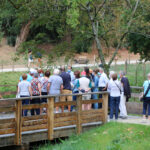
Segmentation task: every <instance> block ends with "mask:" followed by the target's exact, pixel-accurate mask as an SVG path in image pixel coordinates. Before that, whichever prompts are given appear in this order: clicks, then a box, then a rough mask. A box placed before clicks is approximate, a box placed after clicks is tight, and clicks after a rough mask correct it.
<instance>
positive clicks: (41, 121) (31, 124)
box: [22, 119, 47, 127]
mask: <svg viewBox="0 0 150 150" xmlns="http://www.w3.org/2000/svg"><path fill="white" fill-rule="evenodd" d="M41 124H47V119H44V120H43V119H41V120H32V121H31V120H30V121H24V122H23V123H22V126H23V127H25V126H34V125H41Z"/></svg>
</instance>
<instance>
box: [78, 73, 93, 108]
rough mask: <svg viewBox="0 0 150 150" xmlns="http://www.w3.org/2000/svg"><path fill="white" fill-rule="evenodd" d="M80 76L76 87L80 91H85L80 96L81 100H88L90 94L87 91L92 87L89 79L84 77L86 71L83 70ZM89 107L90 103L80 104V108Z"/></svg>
mask: <svg viewBox="0 0 150 150" xmlns="http://www.w3.org/2000/svg"><path fill="white" fill-rule="evenodd" d="M81 76H82V77H81V78H80V79H79V82H78V85H77V87H78V89H79V91H80V92H81V93H87V94H85V95H83V96H82V100H90V99H91V95H90V94H88V93H89V92H91V88H92V85H91V81H90V79H88V78H87V77H86V73H85V72H84V71H83V72H82V73H81ZM90 109H91V104H82V110H90Z"/></svg>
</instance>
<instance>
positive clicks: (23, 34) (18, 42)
mask: <svg viewBox="0 0 150 150" xmlns="http://www.w3.org/2000/svg"><path fill="white" fill-rule="evenodd" d="M30 25H31V21H29V22H28V23H27V24H24V25H23V26H22V28H21V31H20V34H19V35H18V36H17V39H16V45H15V50H16V51H17V50H18V48H19V47H20V45H21V44H22V43H23V42H25V41H26V39H27V37H28V34H29V31H30Z"/></svg>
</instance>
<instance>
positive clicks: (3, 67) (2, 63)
mask: <svg viewBox="0 0 150 150" xmlns="http://www.w3.org/2000/svg"><path fill="white" fill-rule="evenodd" d="M3 69H4V65H3V62H2V72H3Z"/></svg>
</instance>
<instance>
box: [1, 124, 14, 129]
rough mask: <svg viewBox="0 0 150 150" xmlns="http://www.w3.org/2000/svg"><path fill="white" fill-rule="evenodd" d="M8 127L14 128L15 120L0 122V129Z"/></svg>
mask: <svg viewBox="0 0 150 150" xmlns="http://www.w3.org/2000/svg"><path fill="white" fill-rule="evenodd" d="M8 128H15V122H14V123H11V122H10V123H4V124H0V129H8Z"/></svg>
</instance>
